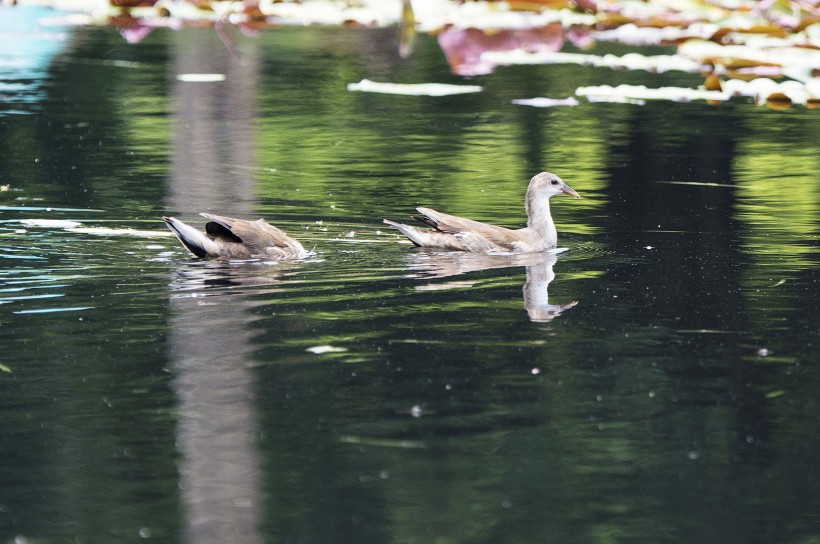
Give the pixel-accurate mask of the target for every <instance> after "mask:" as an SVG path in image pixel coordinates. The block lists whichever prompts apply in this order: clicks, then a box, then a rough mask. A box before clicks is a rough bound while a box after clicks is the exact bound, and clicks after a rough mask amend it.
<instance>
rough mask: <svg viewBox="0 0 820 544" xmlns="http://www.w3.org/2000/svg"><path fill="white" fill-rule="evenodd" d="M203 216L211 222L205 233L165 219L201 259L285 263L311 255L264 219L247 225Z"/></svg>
mask: <svg viewBox="0 0 820 544" xmlns="http://www.w3.org/2000/svg"><path fill="white" fill-rule="evenodd" d="M199 215H201V216H202V217H204V218H206V219H208V222H207V223H206V224H205V232H202V231H199V230H197V229H195V228H194V227H192V226H190V225H188V224H185V223H183V222H182V221H180V220H179V219H176V218H174V217H163V218H162V220H163V221H165V222H166V223H167V224H168V228H170V229H171V231H172V232H173V233H174V234H175V235H176V237H177V238H179V241H180V242H182V245H183V246H185V249H187V250H188V251H190V252H191V253H193V254H194V255H195V256H197V257H200V258H205V259H214V258H219V257H224V258H228V259H251V258H264V259H275V260H284V259H299V258H303V257H306V256H308V255H309V254H310V253H309V252H308V251H306V250H305V248H304V247H302V244H300V243H299V242H298V241H297V240H294V239H293V238H291V237H290V236H288V235H287V234H285V233H284V232H282V231H281V230H279V229H278V228H276V227H274V226H273V225H270V224H269V223H267V222H266V221H265V220H264V219H258V220H256V221H246V220H244V219H234V218H233V217H224V216H221V215H212V214H209V213H201V214H199Z"/></svg>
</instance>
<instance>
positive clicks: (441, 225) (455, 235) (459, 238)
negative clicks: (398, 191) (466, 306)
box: [384, 172, 580, 253]
mask: <svg viewBox="0 0 820 544" xmlns="http://www.w3.org/2000/svg"><path fill="white" fill-rule="evenodd" d="M557 194H567V195H571V196H574V197H575V198H580V196H579V195H578V193H576V192H575V191H574V190H573V189H572V188H571V187H570V186H569V185H567V184H566V183H564V182H563V181H562V180H561V178H559V177H558V176H556V175H555V174H552V173H550V172H541V173H540V174H536V175H535V176H533V178H532V179H531V180H530V184H529V186H528V187H527V194H526V197H525V206H526V209H527V226H526V227H524V228H521V229H508V228H504V227H497V226H495V225H490V224H488V223H481V222H480V221H474V220H472V219H466V218H464V217H458V216H455V215H447V214H445V213H441V212H438V211H436V210H432V209H430V208H416V209H417V210H418V211H419V212H421V214H422V215H420V216H416V217H415V219H417V220H419V221H421V222H422V223H425V224H427V225H428V226H430V227H432V229H422V228H417V227H413V226H410V225H405V224H403V223H397V222H395V221H390V220H388V219H385V220H384V222H385V223H386V224H388V225H390V226H391V227H394V228H396V229H398V230H399V232H401V233H402V234H404V235H405V236H407V237H408V238H409V239H410V241H411V242H413V243H414V244H415V245H417V246H421V247H431V248H439V249H448V250H454V251H469V252H473V253H507V252H511V253H525V252H536V251H544V250H547V249H551V248H554V247H555V246H556V245H557V244H558V232H557V230H556V228H555V223H554V222H553V220H552V215H551V214H550V204H549V199H550V197H551V196H553V195H557Z"/></svg>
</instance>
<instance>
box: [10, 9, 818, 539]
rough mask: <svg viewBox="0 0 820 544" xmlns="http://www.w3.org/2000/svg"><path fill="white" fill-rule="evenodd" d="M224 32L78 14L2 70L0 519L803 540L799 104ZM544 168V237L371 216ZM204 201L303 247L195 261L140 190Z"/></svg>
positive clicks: (137, 535)
mask: <svg viewBox="0 0 820 544" xmlns="http://www.w3.org/2000/svg"><path fill="white" fill-rule="evenodd" d="M12 12H13V11H12ZM231 35H232V37H233V38H234V39H235V40H236V43H235V45H236V48H237V50H238V51H239V53H240V58H236V57H234V56H233V55H232V54H231V52H230V51H229V50H228V49H226V48H225V46H224V45H223V43H222V42H221V41H220V39H219V38H218V36H217V35H216V34H215V33H213V32H211V31H208V30H196V29H187V30H183V31H178V32H175V31H170V30H169V31H161V30H160V31H155V32H154V33H153V34H151V35H150V36H149V37H148V38H146V39H145V40H144V41H143V42H142V43H140V44H138V45H128V44H126V43H125V42H124V40H123V39H122V38H121V37H120V35H119V34H118V33H117V31H116V30H114V29H109V28H102V29H93V28H77V29H71V30H70V31H68V35H67V36H66V39H65V40H64V41H63V42H60V43H61V47H60V48H59V49H57V50H53V51H50V53H49V57H48V59H49V60H48V61H47V62H46V64H45V68H44V71H41V68H25V70H30V72H27V73H28V75H27V76H25V77H22V76H21V75H20V74H19V73H18V74H16V75H14V76H8V75H7V73H6V72H0V74H2V77H3V78H12V79H14V78H16V81H17V80H19V81H18V83H19V84H21V85H23V86H24V87H25V89H24V90H23V91H21V92H22V95H15V96H26V97H28V96H33V97H34V99H30V98H26V99H21V100H18V101H16V102H15V101H13V100H12V102H6V104H12V105H6V106H3V107H2V108H0V144H2V145H1V146H0V150H1V151H0V153H2V157H1V158H2V160H0V185H3V187H4V188H3V192H2V193H0V221H1V222H0V239H1V240H2V246H0V247H2V250H0V258H1V259H2V267H0V325H2V328H0V331H2V332H0V337H1V338H2V342H3V344H2V345H3V346H5V350H4V352H3V355H2V356H0V364H2V367H0V368H2V369H3V372H0V390H1V391H2V396H1V397H0V398H2V401H0V402H1V403H2V411H0V413H2V416H0V417H2V424H1V425H0V429H2V434H1V435H0V436H1V438H0V456H2V458H3V460H4V462H3V463H2V468H0V489H2V490H3V492H2V494H0V539H2V541H12V540H13V539H14V538H15V537H18V536H22V537H25V538H27V539H28V540H29V541H37V542H67V541H72V542H106V543H107V542H112V541H117V542H137V541H145V540H149V541H150V540H154V541H158V542H229V541H242V542H305V543H307V542H356V543H362V542H403V543H412V542H419V543H422V542H470V543H476V542H487V543H491V542H492V543H499V542H511V543H512V542H515V543H521V542H545V541H552V542H637V541H641V542H695V541H698V542H744V543H746V542H813V541H815V540H817V539H818V538H820V523H819V522H818V518H817V512H818V511H820V479H819V478H820V474H818V470H817V466H818V465H817V462H816V461H817V453H816V452H817V451H818V450H820V443H818V438H817V437H818V436H820V433H818V426H819V425H820V421H819V420H818V415H817V414H818V406H817V398H818V397H817V390H818V387H819V386H820V372H819V371H818V368H817V364H816V361H817V359H818V347H817V346H818V343H819V342H820V334H819V333H818V327H817V311H816V308H817V305H818V297H817V293H818V289H817V282H818V277H819V276H820V267H819V266H818V264H817V263H818V262H820V261H818V255H817V254H818V231H819V230H820V228H819V227H818V220H817V218H818V217H820V201H818V197H817V195H819V194H820V178H818V176H817V170H818V167H819V166H820V164H818V157H820V154H819V153H818V146H817V142H818V141H820V140H818V138H817V136H818V133H817V126H818V125H817V121H816V113H815V112H812V111H809V110H794V111H789V112H774V111H767V110H761V109H759V108H757V107H755V106H754V105H752V104H748V103H745V102H743V101H738V102H733V103H729V104H724V105H722V106H719V107H710V106H706V105H699V104H674V103H670V104H667V103H664V104H648V105H646V106H636V105H611V104H610V105H605V104H583V105H581V106H579V107H575V108H552V109H533V108H528V107H522V106H515V105H513V104H511V100H512V99H514V98H526V97H532V96H566V95H568V94H569V93H571V92H572V90H573V89H574V88H575V87H576V86H577V85H579V84H582V83H583V82H584V81H585V80H586V79H591V75H590V73H589V70H591V69H588V68H581V67H571V66H527V67H515V68H504V69H499V70H498V71H497V72H496V73H495V74H492V75H488V76H483V77H480V78H474V79H472V80H464V79H462V78H458V77H456V76H453V75H452V74H450V72H449V70H448V68H447V65H446V62H445V61H444V58H443V56H442V54H441V52H440V50H439V49H438V48H437V45H436V42H435V39H434V38H426V37H421V38H420V40H419V43H418V44H417V50H416V51H415V53H414V55H413V56H412V57H410V58H409V59H406V60H403V59H400V58H399V57H398V55H397V54H396V48H395V47H389V44H391V43H393V42H395V40H396V35H395V32H394V31H393V30H389V29H388V30H361V29H360V30H350V29H320V28H301V29H296V28H282V29H277V30H275V31H270V32H265V33H262V34H260V35H258V36H255V37H250V38H249V37H242V36H240V35H238V34H237V35H233V34H231ZM44 39H45V38H44ZM6 55H7V54H6V53H4V54H3V58H8V57H7V56H6ZM183 73H220V74H225V76H226V79H225V81H223V82H215V83H186V82H182V81H179V80H178V79H177V78H176V76H177V75H178V74H183ZM639 77H640V76H638V75H635V74H620V73H612V74H611V78H612V79H613V80H618V81H620V80H630V81H632V80H635V79H636V78H639ZM662 77H664V78H668V79H669V81H670V82H677V83H681V82H682V83H685V84H686V85H697V84H698V83H697V82H696V81H694V80H690V77H694V76H688V75H680V74H667V75H664V76H662ZM27 78H28V79H27ZM362 78H368V79H372V80H381V81H395V82H407V83H416V82H428V81H435V82H443V83H464V82H468V83H473V84H474V83H477V84H480V85H483V86H484V87H485V91H484V92H482V93H479V94H476V95H461V96H454V97H442V98H431V97H397V96H384V95H373V94H366V93H349V92H347V91H346V85H347V83H350V82H355V81H359V80H360V79H362ZM4 89H5V88H4ZM3 92H6V91H3ZM9 96H11V95H9ZM545 169H547V170H550V171H553V172H556V173H558V174H559V175H560V176H562V177H563V179H564V180H565V181H566V182H567V183H569V184H570V185H571V186H572V187H573V188H574V189H576V190H577V191H578V192H579V193H581V195H582V196H583V198H582V199H581V200H573V199H562V198H561V197H556V198H555V199H553V206H552V209H553V216H554V217H555V219H556V221H557V223H558V226H559V232H560V236H561V238H560V245H561V247H564V248H566V249H567V250H566V251H564V252H562V253H560V254H558V255H545V256H527V257H515V258H513V257H504V256H471V255H453V254H447V253H430V252H424V251H421V250H418V249H414V248H412V246H410V245H409V244H406V243H404V241H403V240H402V239H401V237H400V236H398V235H397V233H395V232H393V231H391V230H390V229H389V228H388V227H387V226H386V225H383V224H381V219H382V218H384V217H388V218H392V219H397V220H405V219H406V218H407V217H408V216H409V215H411V214H412V213H414V208H415V207H416V206H420V205H422V206H423V205H428V206H432V207H436V208H437V209H441V210H445V211H448V212H451V213H457V214H459V215H465V216H470V217H475V218H477V219H483V220H487V221H492V222H496V223H499V224H503V225H507V226H512V227H515V226H520V225H521V224H522V223H523V221H524V217H523V205H522V200H523V193H524V190H525V188H526V183H527V181H528V179H529V177H530V176H532V175H533V174H534V173H536V172H538V171H540V170H545ZM200 211H211V212H214V213H222V214H227V215H234V216H239V217H247V218H250V219H255V218H257V217H260V216H264V217H266V218H267V219H268V220H269V221H270V222H272V223H273V224H276V225H277V226H280V227H281V228H283V229H284V230H286V231H287V232H288V233H290V234H291V235H293V236H295V237H298V238H299V239H300V240H302V242H303V243H304V245H305V246H306V247H310V248H314V249H315V252H316V255H314V256H313V257H311V258H309V259H306V260H304V261H299V262H291V263H278V264H277V263H267V262H258V261H257V262H201V261H197V260H195V259H193V258H191V257H190V256H189V255H188V254H186V253H185V251H184V250H183V248H182V247H181V246H179V245H178V244H177V243H176V241H175V240H174V239H173V238H171V237H170V236H169V233H168V232H167V231H166V229H165V227H164V225H163V224H162V223H161V221H160V220H159V218H160V216H161V215H167V214H174V215H176V216H178V217H180V218H183V219H185V220H190V221H191V222H194V223H197V222H198V223H199V224H202V222H201V221H200V220H199V218H198V217H197V216H196V214H197V213H198V212H200Z"/></svg>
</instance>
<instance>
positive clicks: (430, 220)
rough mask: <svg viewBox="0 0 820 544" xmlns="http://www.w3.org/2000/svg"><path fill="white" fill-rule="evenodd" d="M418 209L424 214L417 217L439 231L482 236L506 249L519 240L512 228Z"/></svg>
mask: <svg viewBox="0 0 820 544" xmlns="http://www.w3.org/2000/svg"><path fill="white" fill-rule="evenodd" d="M416 209H417V210H418V211H420V212H421V213H422V214H423V215H422V216H419V217H416V219H418V220H419V221H421V222H423V223H426V224H427V225H430V226H431V227H433V228H434V229H436V230H437V231H439V232H444V233H447V234H458V235H461V236H462V237H464V238H467V239H468V240H471V241H478V237H481V238H484V239H485V240H486V241H487V242H488V243H490V244H493V245H495V246H500V247H501V248H505V249H512V244H513V242H515V241H516V240H517V235H516V231H514V230H512V229H508V228H504V227H497V226H495V225H490V224H487V223H482V222H480V221H473V220H472V219H467V218H465V217H458V216H455V215H447V214H446V213H441V212H437V211H436V210H431V209H430V208H416ZM476 235H477V236H476ZM481 244H483V242H481Z"/></svg>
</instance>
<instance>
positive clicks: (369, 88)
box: [347, 79, 483, 96]
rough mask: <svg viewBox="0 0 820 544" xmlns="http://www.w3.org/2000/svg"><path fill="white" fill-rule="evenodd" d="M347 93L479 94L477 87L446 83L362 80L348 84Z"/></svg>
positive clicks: (480, 89)
mask: <svg viewBox="0 0 820 544" xmlns="http://www.w3.org/2000/svg"><path fill="white" fill-rule="evenodd" d="M347 90H348V91H362V92H370V93H386V94H399V95H406V96H448V95H453V94H465V93H479V92H481V91H482V90H483V89H482V87H480V86H478V85H450V84H447V83H410V84H406V83H379V82H377V81H370V80H369V79H363V80H361V81H360V82H358V83H348V85H347Z"/></svg>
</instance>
